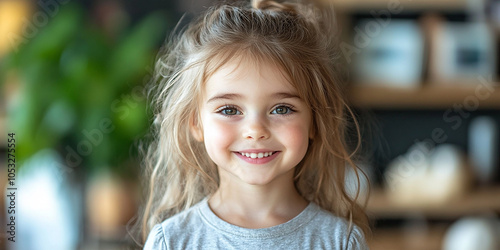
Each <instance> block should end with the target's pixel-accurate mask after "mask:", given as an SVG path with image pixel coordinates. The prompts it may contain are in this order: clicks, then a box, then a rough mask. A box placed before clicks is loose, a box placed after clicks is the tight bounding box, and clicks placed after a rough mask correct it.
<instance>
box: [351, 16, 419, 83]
mask: <svg viewBox="0 0 500 250" xmlns="http://www.w3.org/2000/svg"><path fill="white" fill-rule="evenodd" d="M354 31H355V33H356V35H355V36H354V41H353V43H354V45H355V46H357V47H358V48H359V49H360V50H359V53H358V54H357V56H356V57H355V59H354V63H353V72H354V74H353V78H354V80H355V81H357V82H360V83H363V84H370V85H373V84H376V85H383V86H391V87H417V86H419V85H420V83H421V81H422V68H423V66H422V65H423V55H424V37H423V34H422V31H421V30H420V27H419V25H418V24H417V22H415V21H406V20H395V19H393V20H391V21H390V22H387V23H379V22H377V21H375V20H374V19H365V20H362V21H360V22H359V24H358V25H357V26H356V27H355V28H354ZM361 38H364V40H363V43H361V42H359V41H361V40H362V39H361Z"/></svg>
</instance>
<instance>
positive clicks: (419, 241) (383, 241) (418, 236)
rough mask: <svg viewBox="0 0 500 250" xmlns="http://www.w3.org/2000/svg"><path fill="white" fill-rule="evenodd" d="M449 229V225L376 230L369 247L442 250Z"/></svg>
mask: <svg viewBox="0 0 500 250" xmlns="http://www.w3.org/2000/svg"><path fill="white" fill-rule="evenodd" d="M447 228H448V226H447V225H433V226H431V227H426V226H425V225H424V226H423V227H422V226H418V225H417V226H414V227H406V228H393V229H375V230H374V231H373V237H372V238H371V239H368V245H369V247H370V249H371V250H379V249H380V250H382V249H383V250H400V249H410V250H413V249H426V250H440V249H442V246H443V238H444V236H445V234H446V230H447Z"/></svg>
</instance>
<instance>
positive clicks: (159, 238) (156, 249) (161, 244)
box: [143, 224, 167, 250]
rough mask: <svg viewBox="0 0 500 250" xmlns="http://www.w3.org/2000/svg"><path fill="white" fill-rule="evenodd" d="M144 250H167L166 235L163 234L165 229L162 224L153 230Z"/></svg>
mask: <svg viewBox="0 0 500 250" xmlns="http://www.w3.org/2000/svg"><path fill="white" fill-rule="evenodd" d="M143 249H144V250H167V246H166V244H165V235H164V234H163V229H162V227H161V225H160V224H157V225H156V226H154V227H153V229H151V232H149V235H148V239H147V240H146V244H144V248H143Z"/></svg>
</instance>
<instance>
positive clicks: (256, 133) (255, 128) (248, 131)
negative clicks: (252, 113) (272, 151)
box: [243, 118, 270, 140]
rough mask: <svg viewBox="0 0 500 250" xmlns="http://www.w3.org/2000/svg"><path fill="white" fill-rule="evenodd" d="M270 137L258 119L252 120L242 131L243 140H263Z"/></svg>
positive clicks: (263, 124) (263, 123)
mask: <svg viewBox="0 0 500 250" xmlns="http://www.w3.org/2000/svg"><path fill="white" fill-rule="evenodd" d="M269 136H270V133H269V130H268V129H267V127H266V125H265V122H264V121H262V120H261V119H260V118H255V119H253V120H252V121H251V122H250V124H248V125H247V126H246V127H245V129H244V131H243V138H245V139H251V140H265V139H268V138H269Z"/></svg>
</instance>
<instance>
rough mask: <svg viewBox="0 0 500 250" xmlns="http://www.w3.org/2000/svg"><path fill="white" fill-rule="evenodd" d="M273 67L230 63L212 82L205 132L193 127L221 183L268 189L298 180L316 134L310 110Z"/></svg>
mask: <svg viewBox="0 0 500 250" xmlns="http://www.w3.org/2000/svg"><path fill="white" fill-rule="evenodd" d="M280 72H281V71H280V69H279V68H278V67H276V66H274V65H272V64H269V63H260V64H258V63H255V62H252V61H250V60H242V61H241V62H239V61H236V62H235V61H233V62H229V63H227V64H226V65H224V66H223V67H221V68H220V69H219V70H217V71H216V72H215V73H214V74H213V75H212V76H211V77H210V78H209V79H208V81H207V83H206V85H205V89H204V91H203V94H202V96H203V97H202V100H201V101H202V102H201V106H200V119H201V122H200V123H201V125H200V127H196V126H194V125H193V126H192V127H191V131H192V133H193V135H194V136H195V138H197V139H198V140H200V141H201V140H203V141H204V143H205V148H206V150H207V152H208V155H209V156H210V158H211V159H212V160H213V161H214V162H215V164H217V166H218V168H219V174H220V176H221V181H222V182H224V181H226V182H227V181H237V182H244V183H247V184H252V185H266V184H269V183H271V182H273V181H276V180H278V179H280V180H285V181H293V172H294V171H293V170H294V167H295V166H296V165H297V164H298V163H299V162H300V161H301V160H302V159H303V158H304V155H305V154H306V151H307V147H308V141H309V137H310V134H311V133H310V131H311V119H312V118H311V111H310V109H309V108H308V107H307V105H306V103H305V102H304V101H303V100H302V99H301V98H300V97H299V95H298V93H297V91H296V90H295V88H294V87H292V85H291V84H290V83H289V82H288V80H287V79H286V78H285V77H284V76H283V75H282V74H281V73H280Z"/></svg>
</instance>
